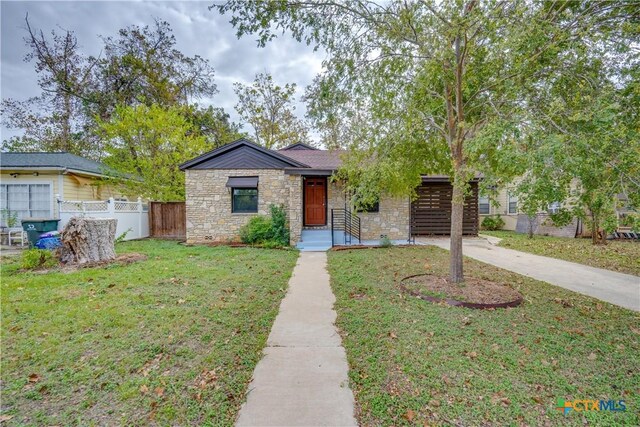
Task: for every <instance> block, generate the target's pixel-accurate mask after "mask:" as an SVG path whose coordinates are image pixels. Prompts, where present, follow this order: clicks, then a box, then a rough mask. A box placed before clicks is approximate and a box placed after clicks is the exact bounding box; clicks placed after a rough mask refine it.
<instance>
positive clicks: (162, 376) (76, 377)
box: [1, 240, 297, 425]
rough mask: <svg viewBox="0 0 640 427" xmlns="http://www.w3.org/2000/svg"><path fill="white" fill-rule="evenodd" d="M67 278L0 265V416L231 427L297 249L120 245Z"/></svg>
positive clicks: (42, 421) (23, 420) (24, 420)
mask: <svg viewBox="0 0 640 427" xmlns="http://www.w3.org/2000/svg"><path fill="white" fill-rule="evenodd" d="M117 249H118V252H119V253H126V252H139V253H143V254H146V255H147V256H148V259H147V260H146V261H140V262H137V263H134V264H130V265H127V266H117V265H112V266H109V267H105V268H86V269H81V270H79V271H76V272H73V273H64V272H53V273H48V274H39V273H23V272H19V271H17V269H18V265H17V262H16V261H13V262H12V261H10V260H7V259H3V260H2V262H3V266H2V413H1V415H2V417H3V419H6V418H11V419H10V421H9V423H13V424H16V425H18V424H19V425H145V424H160V425H203V424H208V425H214V424H215V425H231V424H232V423H233V420H234V419H235V416H236V414H237V411H238V409H239V406H240V404H241V403H242V401H243V400H244V395H245V392H246V387H247V384H248V382H249V381H250V379H251V374H252V372H253V369H254V367H255V365H256V363H257V362H258V360H259V359H260V357H261V355H262V348H263V347H264V345H265V342H266V339H267V335H268V333H269V330H270V328H271V324H272V323H273V320H274V318H275V316H276V314H277V311H278V306H279V303H280V300H281V299H282V297H283V296H284V294H285V291H286V288H287V282H288V279H289V277H290V275H291V271H292V269H293V266H294V264H295V260H296V258H297V252H296V251H285V250H265V249H252V248H228V247H215V248H211V247H186V246H183V245H179V244H177V243H175V242H165V241H153V240H146V241H138V242H129V243H122V244H119V245H118V246H117Z"/></svg>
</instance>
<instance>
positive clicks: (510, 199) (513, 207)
mask: <svg viewBox="0 0 640 427" xmlns="http://www.w3.org/2000/svg"><path fill="white" fill-rule="evenodd" d="M507 203H508V204H509V207H508V211H507V212H508V213H509V214H517V213H518V196H514V195H513V194H507Z"/></svg>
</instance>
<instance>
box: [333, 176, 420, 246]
mask: <svg viewBox="0 0 640 427" xmlns="http://www.w3.org/2000/svg"><path fill="white" fill-rule="evenodd" d="M327 198H328V205H329V212H328V214H327V215H328V216H327V219H328V221H329V222H330V221H331V209H332V208H338V209H342V208H344V188H343V186H342V184H341V183H340V182H331V180H329V189H328V196H327ZM409 209H410V201H409V197H391V196H385V195H382V196H381V197H380V209H379V212H358V213H357V214H356V215H358V216H359V217H360V234H361V237H362V240H379V239H380V236H381V235H386V236H387V237H388V238H389V239H391V240H403V239H408V238H409Z"/></svg>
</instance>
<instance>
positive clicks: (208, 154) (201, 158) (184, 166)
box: [178, 138, 309, 170]
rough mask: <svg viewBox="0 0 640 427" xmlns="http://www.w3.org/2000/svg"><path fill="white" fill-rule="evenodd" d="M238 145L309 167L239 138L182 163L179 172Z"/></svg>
mask: <svg viewBox="0 0 640 427" xmlns="http://www.w3.org/2000/svg"><path fill="white" fill-rule="evenodd" d="M240 145H247V146H250V147H252V148H254V149H256V150H257V151H259V152H261V153H263V154H266V155H267V156H271V157H273V158H275V159H278V160H280V161H282V162H285V163H288V164H290V165H291V166H295V167H300V168H308V167H309V165H305V164H304V163H300V162H297V161H295V160H293V159H292V158H290V157H287V156H284V155H282V154H279V153H277V152H275V151H272V150H269V149H266V148H264V147H262V146H260V145H258V144H256V143H254V142H251V141H249V140H248V139H246V138H240V139H238V140H236V141H233V142H230V143H228V144H225V145H223V146H222V147H218V148H216V149H214V150H211V151H208V152H206V153H204V154H201V155H199V156H198V157H195V158H193V159H191V160H188V161H186V162H184V163H182V164H181V165H179V166H178V167H179V168H180V170H185V169H188V168H190V167H192V166H195V165H197V164H199V163H202V162H204V161H206V160H208V159H210V158H212V157H215V156H219V155H221V154H224V153H226V152H228V151H230V150H233V149H235V148H236V147H238V146H240Z"/></svg>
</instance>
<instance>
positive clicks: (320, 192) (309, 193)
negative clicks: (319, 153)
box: [304, 177, 327, 225]
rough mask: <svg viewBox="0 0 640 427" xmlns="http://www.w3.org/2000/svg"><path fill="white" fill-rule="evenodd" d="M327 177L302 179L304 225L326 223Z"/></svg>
mask: <svg viewBox="0 0 640 427" xmlns="http://www.w3.org/2000/svg"><path fill="white" fill-rule="evenodd" d="M326 205H327V178H325V177H322V178H309V177H307V178H305V180H304V225H326V224H327V209H326Z"/></svg>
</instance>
